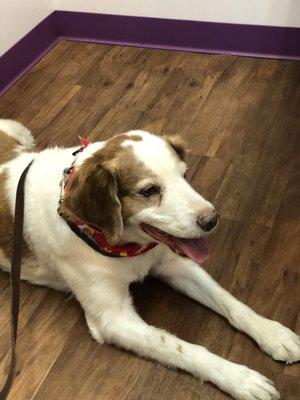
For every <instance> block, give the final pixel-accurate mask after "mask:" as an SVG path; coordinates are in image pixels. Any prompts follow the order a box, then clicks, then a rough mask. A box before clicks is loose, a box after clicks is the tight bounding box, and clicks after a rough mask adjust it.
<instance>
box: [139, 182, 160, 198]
mask: <svg viewBox="0 0 300 400" xmlns="http://www.w3.org/2000/svg"><path fill="white" fill-rule="evenodd" d="M158 193H159V187H157V186H154V185H152V186H147V187H145V188H144V189H142V190H141V191H140V194H141V195H143V196H144V197H151V196H154V195H155V194H158Z"/></svg>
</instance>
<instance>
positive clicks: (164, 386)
mask: <svg viewBox="0 0 300 400" xmlns="http://www.w3.org/2000/svg"><path fill="white" fill-rule="evenodd" d="M0 117H2V118H3V117H6V118H15V119H17V120H19V121H21V122H22V123H23V124H25V125H26V126H28V127H29V128H30V129H31V130H32V132H33V135H34V136H35V138H36V140H37V143H38V144H39V145H40V147H41V148H44V147H46V146H49V145H61V146H68V145H75V144H77V143H79V142H78V135H81V136H86V137H88V138H90V139H92V140H96V139H102V138H107V137H109V136H111V135H112V134H114V133H120V132H124V131H127V130H130V129H135V128H142V129H146V130H149V131H153V132H157V133H161V132H164V133H171V134H173V133H179V134H181V135H182V136H184V137H185V138H186V139H187V141H188V143H189V145H190V148H191V154H190V156H189V164H190V170H189V178H190V180H191V181H192V183H193V185H194V187H195V188H196V189H197V190H199V191H200V192H201V193H202V194H203V195H204V196H207V198H208V199H209V200H211V201H213V203H214V204H215V205H216V207H217V208H218V210H219V212H220V214H221V217H222V220H221V224H220V227H219V229H218V231H217V232H216V233H215V234H214V235H213V236H212V237H211V240H210V242H211V247H212V249H213V255H212V257H211V258H210V260H209V261H208V262H207V263H206V264H205V269H206V270H207V271H209V272H210V273H211V275H212V276H213V277H214V278H215V279H216V280H217V281H218V282H220V284H222V285H223V286H224V287H225V288H227V289H228V290H229V291H230V292H232V293H233V294H234V295H235V296H237V297H238V298H239V299H241V300H243V301H244V302H246V303H247V304H249V305H250V306H251V307H253V308H254V309H255V310H256V311H258V312H259V313H262V314H263V315H265V316H267V317H269V318H273V319H277V320H279V321H281V322H282V323H284V324H286V325H287V326H289V327H290V328H291V329H293V330H296V331H298V333H299V332H300V316H299V309H300V295H299V291H300V278H299V269H300V252H299V238H300V235H299V233H300V224H299V194H300V179H299V178H300V177H299V164H300V163H299V141H298V142H297V140H298V139H299V134H300V63H299V62H293V61H278V60H264V59H255V58H242V57H231V56H215V55H205V54H192V53H183V52H171V51H160V50H149V49H140V48H129V47H118V46H107V45H105V46H104V45H98V44H87V43H75V42H69V41H61V42H60V43H59V44H58V45H56V47H55V48H54V49H52V50H51V51H50V53H48V54H47V55H46V56H45V57H44V58H43V59H42V60H41V61H40V62H39V63H38V64H37V65H35V66H34V67H33V68H32V69H31V70H30V71H29V72H28V73H27V74H26V75H25V76H24V77H23V78H22V79H21V80H20V81H19V82H18V83H17V84H16V85H15V86H13V87H12V88H11V89H10V90H9V92H8V93H6V94H5V95H4V96H3V97H2V98H1V99H0ZM297 146H298V147H297ZM297 150H298V153H297ZM297 156H298V158H297ZM297 164H298V165H297ZM132 290H133V293H134V298H135V303H136V306H137V308H138V310H139V312H140V313H141V315H142V316H143V318H145V320H146V321H147V322H149V323H151V324H155V325H157V326H159V327H163V328H165V329H168V330H170V331H171V332H173V333H175V334H177V335H178V336H180V337H181V338H183V339H185V340H188V341H191V342H195V343H199V344H202V345H204V346H206V347H207V348H208V349H209V350H211V351H213V352H215V353H217V354H219V355H221V356H223V357H226V358H229V359H230V360H232V361H235V362H239V363H243V364H246V365H247V366H249V367H252V368H255V369H256V370H259V371H260V372H262V373H264V374H265V375H267V376H268V377H270V378H272V379H273V380H274V381H275V382H276V386H277V387H278V389H279V390H280V391H281V394H282V399H287V400H296V399H297V400H299V398H300V382H299V377H300V365H299V364H298V365H293V366H288V367H286V366H285V365H283V364H282V363H278V362H275V361H273V360H272V359H270V358H269V357H268V356H266V355H264V354H263V353H262V352H261V351H260V350H259V348H258V347H257V346H256V345H255V343H254V342H253V341H252V340H250V339H249V338H248V337H246V336H245V335H243V334H241V333H239V332H237V331H236V330H235V329H233V328H232V327H230V326H229V324H228V323H227V322H226V321H225V320H224V319H223V318H221V317H219V316H218V315H216V314H214V313H213V312H212V311H210V310H208V309H206V308H205V307H203V306H201V305H198V304H196V303H195V302H193V301H191V300H189V299H188V298H186V297H184V296H183V295H180V294H179V293H176V292H174V291H173V290H172V289H170V288H169V287H167V286H166V285H164V284H162V283H160V282H158V281H156V280H147V281H146V282H145V283H144V284H142V285H141V284H137V285H134V286H133V288H132ZM9 293H10V290H9V279H8V275H7V274H5V273H0V327H1V328H0V378H1V379H3V374H4V370H5V368H6V366H7V360H8V351H9V328H8V327H9ZM18 353H19V371H18V376H17V379H16V381H15V385H14V389H13V391H12V394H11V396H10V400H29V399H34V400H71V399H72V400H73V399H76V400H96V399H99V400H100V399H101V400H112V399H114V400H125V399H128V400H138V399H139V400H150V399H151V400H154V399H155V400H156V399H159V400H167V399H173V400H181V399H185V400H210V399H213V400H221V399H227V398H229V397H228V396H226V395H225V394H223V393H221V392H220V391H219V390H218V389H216V388H215V387H213V386H212V385H210V384H201V383H200V382H199V381H198V380H197V379H195V378H193V377H191V376H190V375H188V374H186V373H182V372H180V371H172V370H168V369H166V368H164V367H162V366H160V365H158V364H157V363H155V362H152V361H146V360H142V359H139V358H138V357H136V356H135V355H133V354H131V353H126V352H125V351H122V350H118V349H117V348H115V347H112V346H109V345H103V346H100V345H99V344H97V343H96V342H94V341H93V340H92V339H91V337H90V336H89V334H88V330H87V327H86V324H85V320H84V316H83V312H82V310H81V308H80V306H79V305H78V303H77V302H76V301H75V300H74V299H70V298H69V297H68V295H66V294H62V293H59V292H55V291H54V290H50V289H49V290H48V289H46V288H42V287H35V286H32V285H29V284H27V283H23V284H22V306H21V316H20V336H19V348H18Z"/></svg>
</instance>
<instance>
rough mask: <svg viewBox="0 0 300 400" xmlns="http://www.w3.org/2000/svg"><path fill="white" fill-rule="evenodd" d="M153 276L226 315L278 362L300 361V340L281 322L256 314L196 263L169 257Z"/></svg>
mask: <svg viewBox="0 0 300 400" xmlns="http://www.w3.org/2000/svg"><path fill="white" fill-rule="evenodd" d="M153 273H154V274H155V275H157V276H158V277H161V278H162V279H163V280H165V281H166V282H167V283H169V284H170V285H171V286H173V287H174V288H176V289H178V290H179V291H181V292H183V293H184V294H186V295H187V296H189V297H191V298H193V299H194V300H196V301H198V302H200V303H202V304H204V305H205V306H207V307H209V308H211V309H213V310H214V311H216V312H217V313H219V314H221V315H223V316H224V317H225V318H227V319H228V320H229V322H230V323H231V324H232V325H233V326H235V327H236V328H237V329H239V330H240V331H242V332H244V333H246V334H248V335H249V336H251V337H252V338H253V339H254V340H255V341H256V342H257V343H258V345H259V346H260V347H261V349H262V350H264V351H265V352H266V353H268V354H269V355H271V356H272V357H273V358H274V359H275V360H280V361H285V362H287V363H293V362H296V361H298V360H299V359H300V337H299V336H298V335H296V334H295V333H294V332H292V331H291V330H290V329H289V328H286V327H285V326H283V325H281V324H280V323H279V322H276V321H272V320H269V319H267V318H264V317H262V316H260V315H258V314H256V313H255V312H254V311H253V310H252V309H251V308H249V307H248V306H246V305H245V304H243V303H241V302H240V301H238V300H237V299H235V298H234V297H233V296H232V295H231V294H229V293H228V292H227V291H226V290H225V289H223V288H222V287H220V286H219V285H218V283H217V282H215V281H214V280H213V279H212V278H211V277H210V275H208V274H207V273H206V272H205V271H204V270H203V269H202V268H199V265H197V264H195V263H194V262H193V261H191V260H188V259H185V258H182V257H179V256H177V255H176V254H174V253H172V254H171V253H168V254H167V255H166V256H165V257H164V259H163V260H162V262H161V263H160V264H159V265H157V266H155V267H154V269H153Z"/></svg>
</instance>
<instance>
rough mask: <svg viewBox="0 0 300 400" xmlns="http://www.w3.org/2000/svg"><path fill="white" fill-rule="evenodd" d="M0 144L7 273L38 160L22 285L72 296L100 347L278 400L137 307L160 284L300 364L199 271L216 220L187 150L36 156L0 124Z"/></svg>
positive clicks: (291, 349)
mask: <svg viewBox="0 0 300 400" xmlns="http://www.w3.org/2000/svg"><path fill="white" fill-rule="evenodd" d="M0 140H1V142H0V218H1V220H0V221H1V223H0V265H1V267H2V269H3V270H5V271H9V269H10V258H11V253H12V223H13V215H12V210H14V205H15V193H16V187H17V183H18V180H19V177H20V175H21V173H22V171H23V170H24V169H25V167H26V166H27V165H28V163H29V162H30V161H31V160H32V159H33V160H34V161H33V164H32V166H31V168H30V170H29V173H28V176H27V180H26V187H25V191H26V192H25V226H24V229H25V243H24V259H23V266H22V278H23V279H26V280H28V281H29V282H32V283H34V284H38V285H46V286H49V287H51V288H55V289H58V290H65V291H70V292H72V293H74V295H75V296H76V297H77V299H78V300H79V302H80V303H81V305H82V307H83V308H84V311H85V315H86V320H87V324H88V327H89V329H90V332H91V334H92V336H93V338H95V339H96V340H97V341H98V342H100V343H103V342H104V341H105V342H108V343H114V344H115V345H117V346H120V347H123V348H125V349H128V350H132V351H134V352H136V353H138V354H139V355H141V356H143V357H148V358H152V359H154V360H157V361H159V362H161V363H163V364H165V365H168V366H170V367H174V368H181V369H183V370H185V371H188V372H190V373H191V374H193V375H195V376H196V377H198V378H200V379H201V380H206V381H210V382H213V383H214V384H216V385H217V386H218V387H219V388H221V389H222V390H224V391H225V392H228V393H230V394H231V395H232V396H233V397H234V398H236V399H243V400H246V399H249V400H268V399H269V400H271V399H278V398H279V394H278V392H277V391H276V389H275V388H274V386H273V383H272V382H271V381H270V380H269V379H267V378H266V377H264V376H262V375H261V374H259V373H258V372H256V371H253V370H250V369H248V368H247V367H245V366H242V365H239V364H235V363H232V362H229V361H227V360H225V359H223V358H221V357H219V356H217V355H214V354H212V353H210V352H209V351H208V350H206V349H205V348H203V347H201V346H199V345H196V344H191V343H187V342H185V341H183V340H181V339H179V338H177V337H175V336H173V335H171V334H170V333H168V332H166V331H163V330H161V329H157V328H155V327H153V326H149V325H147V324H146V323H145V322H144V321H143V320H142V319H141V318H140V317H139V315H138V314H137V313H136V311H135V309H134V307H133V305H132V300H131V297H130V294H129V289H128V287H129V284H130V283H131V282H133V281H137V280H142V279H143V278H144V277H145V276H146V275H148V274H153V275H155V276H157V277H159V278H161V279H163V280H164V281H166V282H167V283H169V284H170V285H171V286H173V287H174V288H176V289H178V290H180V291H181V292H183V293H185V294H186V295H188V296H190V297H191V298H193V299H195V300H196V301H198V302H200V303H202V304H205V305H206V306H207V307H210V308H212V309H213V310H214V311H216V312H217V313H219V314H221V315H223V316H224V317H225V318H227V319H228V320H229V322H230V323H231V324H232V325H234V326H235V327H236V328H237V329H239V330H241V331H243V332H245V333H246V334H248V335H250V336H251V337H252V338H253V339H254V340H255V341H256V342H257V343H258V345H259V346H260V347H261V349H262V350H263V351H265V352H266V353H268V354H269V355H270V356H272V357H273V358H274V359H275V360H281V361H284V362H287V363H292V362H295V361H297V360H299V358H300V340H299V337H298V336H297V335H296V334H294V333H293V332H292V331H291V330H290V329H288V328H286V327H284V326H282V325H281V324H280V323H278V322H275V321H271V320H268V319H265V318H263V317H261V316H260V315H258V314H256V313H255V312H254V311H252V310H251V309H250V308H249V307H247V306H246V305H244V304H242V303H241V302H239V301H238V300H236V299H235V298H234V297H233V296H231V295H230V294H229V293H228V292H226V291H225V290H224V289H222V288H221V287H220V286H219V285H218V284H217V283H216V282H215V281H214V280H213V279H212V278H211V277H210V276H209V275H208V274H207V273H206V272H205V271H204V270H203V269H202V268H200V267H199V263H201V262H202V261H204V260H205V259H206V258H207V255H208V254H207V247H206V244H205V239H204V236H205V235H207V234H208V233H209V232H210V231H211V230H212V229H213V228H214V226H215V225H216V223H217V214H216V211H215V209H214V207H213V206H212V204H210V203H209V202H208V201H206V200H205V199H204V198H203V197H201V196H200V195H199V194H198V193H196V192H195V191H194V190H193V189H192V188H191V186H190V185H189V184H188V183H187V181H186V180H185V172H186V164H185V162H184V159H183V156H184V151H183V148H182V147H181V146H180V145H178V143H175V142H174V141H173V140H172V139H166V138H162V137H159V136H155V135H152V134H150V133H147V132H143V131H133V132H129V133H127V134H122V135H117V136H115V137H113V138H111V139H109V140H107V141H104V142H97V143H92V144H89V145H88V146H87V147H85V146H86V145H85V146H83V147H82V149H81V150H82V151H80V152H77V153H76V155H75V157H74V155H72V153H73V152H74V151H75V150H76V149H75V148H66V149H62V148H51V149H47V150H44V151H41V152H37V151H35V149H34V142H33V139H32V136H31V134H30V132H29V131H28V130H27V129H26V128H24V127H23V126H22V125H21V124H19V123H17V122H15V121H10V120H0ZM66 168H67V169H66ZM63 171H64V179H63V181H62V173H63ZM60 184H61V187H62V193H61V198H60ZM59 199H60V201H59ZM57 208H58V211H57ZM126 255H127V256H126Z"/></svg>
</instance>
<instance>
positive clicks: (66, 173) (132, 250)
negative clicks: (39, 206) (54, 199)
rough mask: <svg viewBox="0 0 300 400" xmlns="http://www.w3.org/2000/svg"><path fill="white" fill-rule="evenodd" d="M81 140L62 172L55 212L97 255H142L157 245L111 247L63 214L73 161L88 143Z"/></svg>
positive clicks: (96, 230)
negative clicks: (67, 165)
mask: <svg viewBox="0 0 300 400" xmlns="http://www.w3.org/2000/svg"><path fill="white" fill-rule="evenodd" d="M80 140H81V147H80V148H79V149H78V150H76V151H74V152H73V156H74V160H73V162H72V164H71V166H70V167H68V168H65V169H64V170H63V174H62V179H61V182H60V187H61V190H60V198H59V203H58V207H57V212H58V214H59V215H60V217H61V218H63V220H64V221H65V222H66V223H67V224H68V226H69V228H70V229H71V230H72V231H73V232H74V233H75V234H76V235H77V236H78V237H79V238H80V239H82V240H83V241H84V242H85V243H86V244H87V245H88V246H90V247H91V248H92V249H94V250H95V251H97V252H98V253H100V254H102V255H105V256H108V257H135V256H139V255H140V254H144V253H146V252H147V251H149V250H151V249H153V248H154V247H155V246H157V245H158V243H156V242H149V243H147V244H139V243H125V244H124V245H122V246H113V245H111V244H110V243H109V242H108V241H107V239H106V237H105V235H104V234H103V232H102V231H101V230H100V229H99V228H97V227H95V226H92V225H88V224H87V223H86V222H85V221H82V220H81V219H79V218H78V217H77V216H74V215H71V214H69V213H67V212H65V210H64V207H63V203H64V196H65V193H67V192H68V190H69V188H70V185H71V183H72V180H73V178H74V175H75V174H76V167H75V161H76V156H77V154H78V153H80V152H82V151H83V150H84V149H85V148H86V147H87V146H88V145H89V144H90V142H89V141H88V140H87V139H82V138H80Z"/></svg>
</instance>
